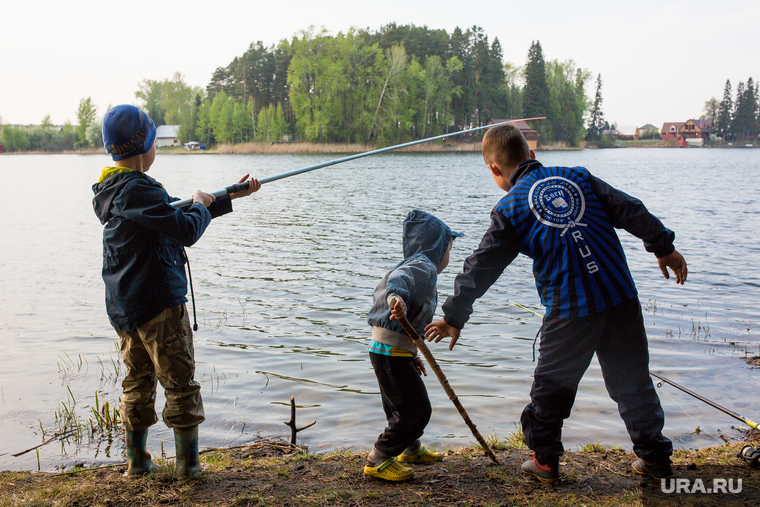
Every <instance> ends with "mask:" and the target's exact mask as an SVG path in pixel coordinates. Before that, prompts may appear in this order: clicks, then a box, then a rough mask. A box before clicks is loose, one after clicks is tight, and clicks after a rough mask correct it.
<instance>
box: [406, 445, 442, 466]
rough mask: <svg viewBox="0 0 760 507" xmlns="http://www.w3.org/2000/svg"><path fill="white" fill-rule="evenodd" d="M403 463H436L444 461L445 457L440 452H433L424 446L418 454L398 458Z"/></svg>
mask: <svg viewBox="0 0 760 507" xmlns="http://www.w3.org/2000/svg"><path fill="white" fill-rule="evenodd" d="M398 460H399V461H400V462H402V463H435V462H437V461H443V455H442V454H441V453H440V452H435V451H431V450H430V449H428V448H427V447H425V446H424V445H421V446H420V450H419V451H417V454H402V455H400V456H399V457H398Z"/></svg>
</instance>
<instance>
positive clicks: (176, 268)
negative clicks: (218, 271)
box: [92, 171, 232, 331]
mask: <svg viewBox="0 0 760 507" xmlns="http://www.w3.org/2000/svg"><path fill="white" fill-rule="evenodd" d="M92 190H93V192H94V193H95V197H94V198H93V199H92V204H93V208H94V209H95V214H96V215H97V216H98V218H99V219H100V222H101V223H103V224H104V225H105V229H104V230H103V281H104V282H105V285H106V311H107V313H108V318H109V319H110V320H111V324H112V325H113V326H114V327H115V328H117V329H119V330H123V331H127V330H132V329H136V328H138V327H140V326H141V325H143V324H145V323H146V322H148V321H149V320H151V319H152V318H153V317H155V316H156V315H158V314H159V313H160V312H162V311H163V310H165V309H166V308H171V307H174V306H177V305H180V304H183V303H185V302H187V298H186V297H185V296H186V294H187V278H186V276H185V263H186V258H185V252H184V248H183V247H185V246H191V245H193V244H194V243H195V242H196V241H198V240H199V239H200V237H201V236H202V235H203V232H204V231H205V230H206V227H207V226H208V225H209V223H210V222H211V219H212V218H215V217H217V216H220V215H223V214H225V213H229V212H230V211H232V203H231V201H230V197H229V196H224V197H220V198H217V199H216V200H215V201H214V202H213V203H212V205H211V206H209V208H208V209H206V207H205V206H203V205H202V204H200V203H195V204H193V205H192V206H190V207H188V208H184V209H175V208H173V207H172V206H171V205H170V204H169V203H170V202H172V201H174V200H176V199H174V198H171V197H169V194H167V193H166V191H165V190H164V188H163V186H162V185H161V184H160V183H158V182H157V181H156V180H154V179H153V178H151V177H150V176H148V175H146V174H144V173H141V172H137V171H130V172H123V173H118V174H115V175H113V176H110V177H109V178H107V179H106V180H105V181H103V182H101V183H96V184H95V185H93V186H92Z"/></svg>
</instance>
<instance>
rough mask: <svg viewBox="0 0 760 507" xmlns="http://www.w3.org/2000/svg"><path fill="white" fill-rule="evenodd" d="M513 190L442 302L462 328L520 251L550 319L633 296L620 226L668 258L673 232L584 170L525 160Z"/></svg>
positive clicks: (451, 322)
mask: <svg viewBox="0 0 760 507" xmlns="http://www.w3.org/2000/svg"><path fill="white" fill-rule="evenodd" d="M510 183H511V184H512V188H511V189H510V190H509V193H507V195H506V196H505V197H504V198H503V199H502V200H501V201H499V203H498V204H497V205H496V207H495V208H494V209H493V211H492V212H491V226H490V227H489V228H488V230H487V231H486V233H485V235H484V236H483V239H482V240H481V242H480V246H479V247H478V248H477V249H476V250H475V251H474V252H473V253H472V255H471V256H470V257H468V258H467V259H466V260H465V262H464V268H463V271H462V273H461V274H459V275H458V276H457V278H456V280H455V282H454V296H452V297H450V298H449V299H448V300H447V301H446V302H445V303H444V305H443V312H444V319H445V320H446V322H447V323H448V324H449V325H451V326H453V327H455V328H457V329H461V328H462V327H463V326H464V324H465V322H467V320H468V319H469V316H470V314H471V313H472V304H473V302H474V301H475V300H476V299H478V298H479V297H481V296H482V295H483V294H485V292H486V291H487V290H488V288H489V287H490V286H491V285H492V284H493V283H494V282H495V281H496V280H497V279H498V278H499V276H500V275H501V273H502V272H503V271H504V269H505V268H506V267H507V266H508V265H509V264H510V263H511V262H512V261H513V260H514V259H515V257H517V255H518V254H519V253H523V254H525V255H527V256H529V257H530V258H531V259H533V274H534V276H535V278H536V289H537V290H538V293H539V296H540V297H541V303H542V304H543V305H544V306H545V307H546V315H547V316H549V317H556V318H571V317H581V316H585V315H591V314H595V313H598V312H601V311H603V310H604V309H606V308H610V307H612V306H615V305H618V304H620V303H622V302H624V301H627V300H628V299H630V298H632V297H634V296H635V295H636V287H635V285H634V283H633V278H632V277H631V274H630V271H629V269H628V265H627V263H626V259H625V254H624V253H623V247H622V245H621V244H620V240H619V239H618V237H617V234H616V233H615V229H616V228H619V229H625V230H626V231H628V232H629V233H631V234H633V235H634V236H636V237H638V238H640V239H642V240H643V241H644V246H645V248H646V250H647V251H649V252H652V253H654V254H655V256H657V257H664V256H665V255H668V254H669V253H671V252H672V251H673V250H674V249H675V248H674V247H673V240H674V238H675V233H674V232H673V231H670V230H668V229H667V228H666V227H665V226H664V225H663V224H662V222H660V220H659V219H658V218H657V217H655V216H654V215H652V214H651V213H650V212H649V211H648V210H647V208H646V207H645V206H644V204H643V203H642V202H641V201H639V200H638V199H636V198H634V197H631V196H630V195H628V194H626V193H624V192H621V191H620V190H617V189H615V188H613V187H611V186H610V185H608V184H607V183H605V182H604V181H602V180H601V179H599V178H596V177H594V176H593V175H591V174H590V173H589V172H588V170H586V169H585V168H583V167H573V168H570V167H544V166H543V165H541V163H540V162H538V161H537V160H527V161H525V162H523V163H521V164H520V165H519V166H518V167H517V169H515V171H514V173H513V174H512V176H511V178H510Z"/></svg>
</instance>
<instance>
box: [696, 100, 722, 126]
mask: <svg viewBox="0 0 760 507" xmlns="http://www.w3.org/2000/svg"><path fill="white" fill-rule="evenodd" d="M719 107H720V104H719V103H718V99H716V98H715V97H712V98H711V99H710V100H708V101H707V102H705V107H703V108H702V113H703V114H702V116H700V117H699V119H700V120H712V121H713V126H714V123H715V119H716V118H717V117H718V108H719Z"/></svg>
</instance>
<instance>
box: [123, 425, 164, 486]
mask: <svg viewBox="0 0 760 507" xmlns="http://www.w3.org/2000/svg"><path fill="white" fill-rule="evenodd" d="M125 440H126V444H127V479H130V480H132V479H139V478H140V477H142V476H143V475H145V474H148V473H150V472H155V471H156V470H158V467H157V466H156V465H155V464H153V461H151V459H150V454H149V453H148V451H147V450H146V449H145V447H146V445H147V443H148V429H147V428H145V429H144V430H140V431H127V432H126V439H125Z"/></svg>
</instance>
